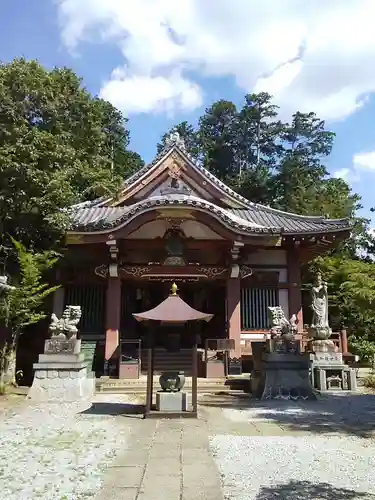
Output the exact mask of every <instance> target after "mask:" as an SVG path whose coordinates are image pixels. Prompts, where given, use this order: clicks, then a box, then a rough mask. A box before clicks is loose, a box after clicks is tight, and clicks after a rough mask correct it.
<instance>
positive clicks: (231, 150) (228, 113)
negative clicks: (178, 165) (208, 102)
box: [198, 100, 239, 183]
mask: <svg viewBox="0 0 375 500" xmlns="http://www.w3.org/2000/svg"><path fill="white" fill-rule="evenodd" d="M236 123H237V108H236V106H235V105H234V104H233V103H232V102H230V101H224V100H221V101H217V102H215V103H214V104H213V105H212V106H210V107H209V108H207V109H206V112H205V114H204V115H203V116H202V117H201V118H200V120H199V126H198V137H199V144H200V148H201V154H202V162H203V165H204V166H205V167H206V168H207V169H208V170H210V171H211V172H212V173H213V174H214V175H216V176H217V177H218V178H219V179H221V180H223V181H224V182H225V181H226V182H228V183H230V181H231V179H232V178H233V177H235V176H236V175H237V174H238V172H239V165H238V164H236V152H235V151H236V149H235V148H236V132H235V129H236Z"/></svg>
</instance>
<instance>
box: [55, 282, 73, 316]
mask: <svg viewBox="0 0 375 500" xmlns="http://www.w3.org/2000/svg"><path fill="white" fill-rule="evenodd" d="M64 300H65V290H64V287H61V288H58V289H57V290H56V291H55V292H53V306H52V308H53V312H54V313H55V314H56V316H57V317H58V318H60V317H61V315H62V313H63V311H64ZM68 305H69V304H68Z"/></svg>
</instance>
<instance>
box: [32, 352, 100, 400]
mask: <svg viewBox="0 0 375 500" xmlns="http://www.w3.org/2000/svg"><path fill="white" fill-rule="evenodd" d="M61 365H62V366H63V368H61ZM34 369H35V376H34V380H33V384H32V386H31V388H30V390H29V393H28V398H29V399H32V400H34V401H40V402H47V401H51V402H58V401H61V402H73V401H80V400H87V399H91V398H92V396H93V395H94V392H95V378H94V377H88V376H87V365H86V363H85V362H83V361H79V362H71V363H62V364H61V363H49V362H44V363H36V364H34Z"/></svg>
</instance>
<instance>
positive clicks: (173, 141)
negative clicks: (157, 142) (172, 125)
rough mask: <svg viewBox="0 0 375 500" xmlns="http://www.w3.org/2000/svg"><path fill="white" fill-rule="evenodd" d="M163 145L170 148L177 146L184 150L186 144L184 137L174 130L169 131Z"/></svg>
mask: <svg viewBox="0 0 375 500" xmlns="http://www.w3.org/2000/svg"><path fill="white" fill-rule="evenodd" d="M165 145H166V147H167V148H172V147H173V146H177V147H178V148H180V149H182V150H183V151H186V144H185V141H184V138H183V137H182V136H181V135H180V134H179V133H178V132H177V130H176V131H174V132H171V133H170V134H169V135H168V137H167V138H166V140H165Z"/></svg>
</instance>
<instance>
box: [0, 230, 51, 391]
mask: <svg viewBox="0 0 375 500" xmlns="http://www.w3.org/2000/svg"><path fill="white" fill-rule="evenodd" d="M12 243H13V245H14V247H15V249H16V253H17V257H18V266H19V267H18V273H17V275H16V276H15V277H14V279H13V282H12V285H13V286H14V288H13V289H12V290H11V291H10V292H8V293H7V294H4V293H3V295H2V296H1V297H0V323H1V326H2V328H3V330H4V333H5V342H4V344H3V345H2V346H1V350H0V392H1V391H4V387H5V384H6V383H7V382H8V383H12V384H15V382H16V373H15V368H16V351H17V345H18V340H19V337H20V335H22V333H23V331H24V329H25V328H26V327H27V326H28V325H33V324H36V323H39V322H40V321H41V320H42V319H44V318H45V317H46V315H45V313H44V312H43V305H44V303H45V299H46V297H48V295H50V294H51V293H53V292H54V291H55V290H57V289H58V288H59V287H58V286H53V287H50V286H49V285H48V284H46V283H44V282H43V277H44V275H45V273H47V272H48V271H49V270H50V269H52V268H53V267H54V265H55V264H56V262H57V259H58V256H57V255H56V253H55V252H53V251H44V252H30V251H27V250H26V249H25V247H24V246H23V245H22V244H21V243H20V242H18V241H16V240H14V239H12Z"/></svg>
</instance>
